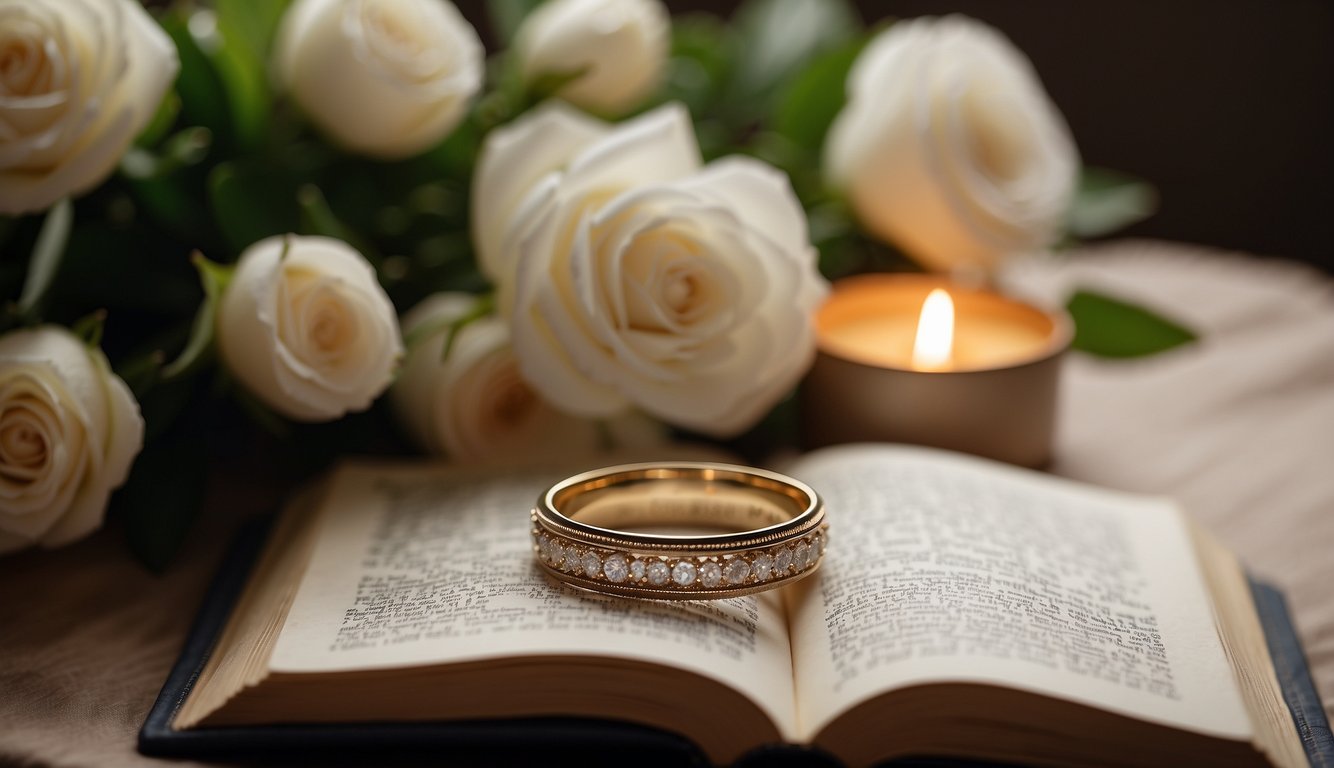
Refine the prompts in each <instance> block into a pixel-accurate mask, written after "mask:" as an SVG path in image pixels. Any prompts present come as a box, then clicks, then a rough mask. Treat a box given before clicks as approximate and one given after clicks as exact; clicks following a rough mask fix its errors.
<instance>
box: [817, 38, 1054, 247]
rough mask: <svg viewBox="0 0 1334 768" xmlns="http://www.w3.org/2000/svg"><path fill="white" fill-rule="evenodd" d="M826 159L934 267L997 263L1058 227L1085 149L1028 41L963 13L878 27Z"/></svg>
mask: <svg viewBox="0 0 1334 768" xmlns="http://www.w3.org/2000/svg"><path fill="white" fill-rule="evenodd" d="M847 88H848V103H847V106H846V107H844V109H843V111H842V112H841V113H840V114H839V116H838V117H837V119H835V121H834V124H833V126H832V127H831V128H830V132H829V138H828V141H827V143H826V146H825V164H826V171H827V173H828V175H829V178H830V181H831V182H832V183H833V185H834V186H835V187H839V188H842V189H844V190H845V191H846V192H847V194H848V196H849V198H850V200H851V202H852V205H853V207H854V208H855V210H856V212H857V215H858V217H859V218H860V219H861V220H862V222H863V223H864V225H865V226H866V227H867V228H868V229H869V230H870V231H871V232H873V233H874V234H876V235H877V236H879V237H882V238H885V239H887V240H891V241H893V242H894V243H896V244H898V245H899V246H900V247H902V248H903V249H904V250H905V251H907V252H908V254H909V255H910V256H912V257H914V258H916V259H917V260H919V261H920V262H921V263H922V264H923V265H925V266H927V267H929V268H932V269H937V270H949V269H954V268H966V269H977V268H982V269H991V268H993V267H995V266H996V264H997V263H998V262H999V261H1000V260H1001V259H1004V258H1006V257H1009V256H1012V255H1019V254H1025V253H1031V252H1034V251H1039V250H1041V249H1043V248H1045V247H1046V246H1048V245H1050V244H1051V243H1052V242H1053V241H1054V240H1055V239H1056V238H1057V237H1059V236H1060V226H1061V222H1062V220H1063V218H1064V216H1065V213H1066V210H1067V208H1069V206H1070V203H1071V200H1072V197H1073V195H1074V190H1075V181H1076V175H1077V173H1078V166H1079V155H1078V152H1077V150H1076V149H1075V145H1074V142H1073V140H1072V139H1071V138H1070V131H1069V128H1068V127H1067V126H1066V124H1065V121H1064V120H1063V119H1062V117H1061V115H1060V113H1059V112H1058V111H1057V110H1056V108H1055V106H1053V105H1052V103H1051V100H1050V99H1049V98H1048V97H1047V94H1046V93H1045V92H1044V91H1043V89H1042V84H1041V83H1040V82H1039V81H1038V77H1037V74H1036V73H1035V72H1034V71H1033V67H1032V65H1031V64H1030V63H1029V62H1028V60H1027V59H1026V58H1024V55H1023V54H1022V53H1020V52H1019V51H1018V50H1017V49H1016V48H1015V47H1014V46H1013V45H1011V44H1010V42H1009V41H1008V40H1006V39H1005V38H1004V37H1003V36H1001V34H1000V33H999V32H997V31H996V30H994V29H991V28H990V27H988V26H986V25H984V24H982V23H981V22H977V21H974V20H972V19H968V18H965V17H962V16H948V17H945V18H940V19H935V18H922V19H914V20H911V21H902V22H899V23H897V24H895V25H894V26H892V27H890V28H889V29H888V30H886V31H885V32H883V33H881V34H880V35H879V36H878V37H877V38H876V39H874V40H872V41H871V43H870V44H869V45H867V47H866V49H865V50H864V51H863V52H862V54H861V56H860V57H859V58H858V60H857V62H856V64H854V65H853V68H852V72H851V73H850V74H849V77H848V86H847Z"/></svg>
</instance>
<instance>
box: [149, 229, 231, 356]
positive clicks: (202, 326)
mask: <svg viewBox="0 0 1334 768" xmlns="http://www.w3.org/2000/svg"><path fill="white" fill-rule="evenodd" d="M190 262H191V263H192V264H194V265H195V269H197V270H199V282H200V284H202V285H203V286H204V300H203V301H202V302H200V304H199V311H198V312H197V313H195V319H194V324H193V325H191V327H190V337H189V340H187V341H186V343H185V349H183V350H182V351H181V354H180V355H179V356H178V357H177V358H176V359H175V360H173V361H171V362H170V363H168V364H167V365H166V366H165V367H163V369H162V379H163V380H164V381H171V380H172V379H176V378H179V377H181V376H184V375H185V374H187V373H190V372H193V371H195V370H197V369H198V367H199V366H200V364H201V363H202V362H203V361H204V360H205V359H206V357H207V353H208V352H209V351H211V350H212V349H213V339H214V336H215V326H216V319H217V316H218V304H219V302H221V301H222V294H223V293H224V292H225V291H226V290H227V285H228V284H229V283H230V282H231V281H232V275H233V274H234V273H235V272H236V268H235V267H233V266H230V265H223V264H215V263H213V262H211V261H209V260H208V259H206V258H204V254H202V253H200V252H198V251H195V252H194V254H193V255H192V256H191V257H190Z"/></svg>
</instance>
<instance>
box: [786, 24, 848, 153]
mask: <svg viewBox="0 0 1334 768" xmlns="http://www.w3.org/2000/svg"><path fill="white" fill-rule="evenodd" d="M866 42H867V38H865V37H860V38H858V39H856V40H852V41H850V42H848V43H845V44H844V45H842V46H839V47H838V48H836V49H834V50H832V51H829V52H828V53H825V54H823V55H821V56H820V57H818V58H817V59H815V61H813V62H811V65H810V66H809V67H806V68H805V69H803V70H802V71H801V72H800V73H799V74H798V75H797V76H796V78H795V79H793V81H792V83H791V84H790V85H789V86H788V87H787V88H786V89H784V91H783V93H782V95H781V96H780V98H779V102H778V108H777V110H776V112H775V114H774V130H776V131H777V132H778V133H780V134H782V135H784V136H786V137H787V138H788V139H789V140H790V141H792V142H793V143H794V144H796V145H798V146H800V147H802V148H804V149H806V150H808V151H809V152H810V153H812V155H813V156H814V157H819V153H820V150H821V148H822V147H823V146H824V139H825V134H827V133H828V132H829V126H830V125H831V124H832V123H833V122H834V118H835V117H836V116H837V115H838V113H839V111H840V110H841V109H843V105H844V104H845V103H846V102H847V92H846V90H845V83H846V81H847V79H848V71H849V70H851V69H852V64H853V62H855V61H856V60H857V56H858V55H860V54H861V52H862V49H863V48H865V47H866ZM817 165H818V163H817Z"/></svg>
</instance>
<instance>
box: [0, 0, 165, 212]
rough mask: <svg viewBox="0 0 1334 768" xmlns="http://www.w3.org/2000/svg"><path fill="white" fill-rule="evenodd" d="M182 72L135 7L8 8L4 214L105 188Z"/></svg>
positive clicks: (16, 0)
mask: <svg viewBox="0 0 1334 768" xmlns="http://www.w3.org/2000/svg"><path fill="white" fill-rule="evenodd" d="M179 68H180V64H179V62H178V60H177V57H176V48H175V47H174V46H173V45H172V43H171V38H169V37H167V35H166V33H165V32H163V31H162V29H161V28H160V27H158V25H157V24H156V23H154V22H153V20H152V19H151V18H149V16H148V14H147V13H146V12H145V11H144V9H143V7H142V6H141V5H139V3H137V2H134V0H99V1H98V2H87V0H41V2H34V1H33V0H0V213H4V214H19V213H27V212H30V211H40V210H42V209H44V208H47V207H49V206H50V205H51V204H52V203H54V202H56V201H57V200H59V199H60V198H62V197H65V196H67V195H77V194H81V193H83V192H86V191H88V190H89V189H92V188H93V187H95V186H97V185H98V184H99V183H101V182H102V180H103V179H105V178H106V177H107V176H108V175H109V174H110V173H111V171H112V170H113V169H114V168H115V167H116V163H117V161H119V160H120V156H121V155H122V154H124V152H125V149H126V147H128V146H129V145H130V142H131V141H133V140H134V137H135V135H136V134H138V133H139V131H141V130H143V128H144V127H145V126H146V125H147V124H148V122H149V120H151V119H152V118H153V114H154V113H155V112H156V111H157V108H158V104H159V103H160V102H161V101H162V97H163V95H164V94H165V93H166V92H167V89H168V88H170V87H171V83H172V81H173V80H175V79H176V72H177V70H178V69H179Z"/></svg>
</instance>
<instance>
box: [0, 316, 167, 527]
mask: <svg viewBox="0 0 1334 768" xmlns="http://www.w3.org/2000/svg"><path fill="white" fill-rule="evenodd" d="M143 442H144V420H143V418H142V417H141V416H140V415H139V404H138V403H136V402H135V401H134V396H133V395H131V394H130V390H129V388H128V387H126V386H125V382H123V381H121V380H120V378H119V377H118V376H116V375H115V374H114V373H112V372H111V367H110V366H109V365H108V364H107V359H106V356H105V355H103V354H102V352H101V351H100V350H97V349H92V348H89V347H88V346H87V345H85V344H84V343H83V342H82V341H80V340H79V339H77V338H75V337H74V335H73V334H71V333H70V332H69V331H67V330H65V329H63V328H58V327H55V326H42V327H40V328H35V329H31V330H22V331H12V332H10V333H8V334H5V335H4V336H3V337H0V552H9V551H12V550H15V549H20V548H22V547H26V546H29V545H31V544H40V545H42V546H44V547H58V546H60V545H62V544H68V543H70V542H72V541H74V540H76V539H80V538H82V537H84V536H87V535H88V534H89V533H91V532H92V531H94V530H96V529H97V528H98V527H99V526H101V524H102V517H103V514H104V513H105V511H106V506H107V498H108V497H109V496H110V495H111V491H112V490H113V489H115V488H117V487H119V486H120V485H121V483H124V482H125V477H126V476H127V475H128V474H129V472H130V465H131V464H133V463H134V457H135V456H137V455H138V454H139V449H140V448H142V447H143Z"/></svg>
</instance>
